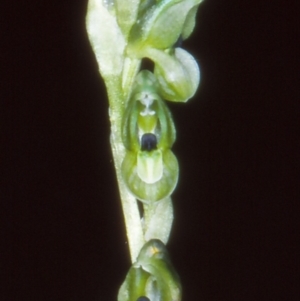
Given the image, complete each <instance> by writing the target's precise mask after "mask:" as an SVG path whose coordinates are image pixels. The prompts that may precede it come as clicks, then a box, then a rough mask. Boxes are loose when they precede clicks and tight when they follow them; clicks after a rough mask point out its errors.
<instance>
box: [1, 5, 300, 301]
mask: <svg viewBox="0 0 300 301" xmlns="http://www.w3.org/2000/svg"><path fill="white" fill-rule="evenodd" d="M6 2H7V3H5V1H4V3H3V2H2V4H1V6H3V7H2V8H1V9H0V11H1V14H2V15H3V16H2V17H1V19H0V22H1V29H0V30H1V31H0V33H1V51H0V62H1V66H0V69H1V71H0V72H1V79H0V88H1V89H0V93H1V94H0V96H1V113H0V117H1V118H0V126H1V129H0V132H1V146H0V147H1V154H2V155H1V175H0V177H1V187H0V188H1V214H2V215H3V217H1V233H2V234H1V249H0V251H1V257H0V258H1V261H0V264H1V266H0V270H1V278H2V277H3V279H4V282H3V281H1V286H2V287H1V290H2V291H3V297H0V299H1V300H2V301H15V300H22V301H23V300H32V301H40V300H41V301H42V300H43V301H46V300H53V301H60V300H64V301H65V300H68V301H73V300H74V301H77V300H78V301H79V300H84V301H98V300H105V301H110V300H112V301H113V300H116V295H117V291H118V288H119V286H120V284H121V282H122V281H123V279H124V277H125V274H126V272H127V270H128V268H129V264H130V262H129V254H128V248H127V243H126V235H125V230H124V224H123V217H122V212H121V208H120V202H119V197H118V191H117V185H116V179H115V173H114V167H113V164H112V156H111V152H110V147H109V122H108V102H107V99H106V93H105V89H104V84H103V82H102V80H101V78H100V76H99V74H98V71H97V65H96V61H95V58H94V55H93V53H92V50H91V48H90V46H89V42H88V40H87V35H86V32H85V25H84V17H85V11H86V1H79V0H77V1H19V2H20V3H19V2H18V1H6ZM295 10H296V7H292V4H287V3H283V4H280V2H278V3H277V4H276V6H275V4H274V3H272V4H271V3H268V1H254V2H253V1H252V2H249V1H217V0H206V1H205V2H204V3H203V4H202V5H201V6H200V8H199V13H198V16H197V19H198V20H197V27H196V29H195V32H194V33H193V35H192V37H191V38H190V39H189V40H188V41H185V42H184V44H183V47H184V48H185V49H187V50H188V51H189V52H191V53H192V54H193V55H194V56H195V58H196V59H197V61H198V62H199V65H200V69H201V76H202V79H201V84H200V87H199V90H198V93H197V95H196V96H195V97H194V98H193V99H192V100H190V101H189V102H188V103H187V104H170V108H171V110H172V112H173V115H174V119H175V121H176V126H177V132H178V135H177V142H176V144H175V146H174V148H173V149H174V152H175V153H176V155H177V157H178V158H179V162H180V166H181V173H180V184H179V186H178V188H177V189H176V191H175V193H174V198H173V199H174V206H175V223H174V228H173V232H172V236H171V239H170V243H169V245H168V247H169V250H170V253H171V256H172V259H173V263H174V265H175V267H176V269H177V270H178V272H179V274H180V276H181V279H182V283H183V289H184V293H183V301H191V300H193V301H196V300H205V301H212V300H214V301H215V300H239V301H240V300H253V301H254V300H299V299H298V297H299V283H297V279H298V278H297V277H298V271H299V258H297V259H296V254H297V252H296V245H297V241H298V242H299V238H298V237H299V230H298V229H297V228H296V217H297V215H298V214H297V212H296V209H297V203H298V202H299V194H298V192H297V190H298V189H299V188H298V186H299V183H298V181H297V172H298V166H297V164H298V162H297V159H298V152H297V150H296V144H297V140H299V138H298V136H297V135H296V130H297V123H296V121H297V115H299V111H298V109H297V106H296V101H295V100H296V94H297V90H299V83H296V71H298V70H299V69H297V68H296V49H297V47H296V45H297V40H296V37H297V35H296V28H297V27H296V22H294V20H295V19H293V11H295ZM293 23H294V24H293ZM104 26H105V25H104ZM297 56H298V53H297ZM298 72H299V71H298ZM298 100H299V99H298Z"/></svg>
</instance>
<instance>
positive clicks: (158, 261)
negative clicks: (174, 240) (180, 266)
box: [118, 239, 181, 301]
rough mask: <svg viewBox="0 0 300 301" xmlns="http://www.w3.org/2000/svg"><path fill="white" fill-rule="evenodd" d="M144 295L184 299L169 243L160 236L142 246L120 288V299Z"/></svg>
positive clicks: (164, 300)
mask: <svg viewBox="0 0 300 301" xmlns="http://www.w3.org/2000/svg"><path fill="white" fill-rule="evenodd" d="M141 296H145V297H148V298H149V299H150V300H151V301H179V300H181V284H180V280H179V277H178V274H177V273H176V271H175V269H174V267H173V265H172V263H171V261H170V257H169V254H168V251H167V249H166V247H165V245H164V244H163V243H162V242H161V241H160V240H157V239H152V240H150V241H149V242H147V243H146V244H145V245H144V246H143V248H142V249H141V251H140V254H139V256H138V258H137V261H136V262H135V263H134V264H133V265H132V267H131V268H130V270H129V272H128V274H127V276H126V279H125V281H124V283H123V284H122V286H121V288H120V290H119V295H118V301H137V300H138V298H139V297H141Z"/></svg>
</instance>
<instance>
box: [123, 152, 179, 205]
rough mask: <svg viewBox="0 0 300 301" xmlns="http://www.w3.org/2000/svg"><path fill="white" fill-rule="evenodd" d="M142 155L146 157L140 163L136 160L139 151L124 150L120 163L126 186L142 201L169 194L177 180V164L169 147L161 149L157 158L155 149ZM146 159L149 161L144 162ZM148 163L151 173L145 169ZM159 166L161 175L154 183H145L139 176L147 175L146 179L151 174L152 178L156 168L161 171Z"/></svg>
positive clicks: (156, 199) (153, 199) (156, 198)
mask: <svg viewBox="0 0 300 301" xmlns="http://www.w3.org/2000/svg"><path fill="white" fill-rule="evenodd" d="M144 155H145V156H146V157H145V158H143V160H144V162H142V164H141V162H138V157H140V156H141V153H136V152H133V151H127V152H126V155H125V158H124V160H123V163H122V175H123V179H124V181H125V183H126V185H127V187H128V188H129V190H130V191H131V193H132V194H133V195H134V196H135V197H136V198H137V199H139V200H140V201H142V202H144V203H149V202H155V201H159V200H162V199H164V198H166V197H168V196H170V195H171V193H172V192H173V191H174V189H175V187H176V185H177V182H178V175H179V166H178V161H177V159H176V157H175V156H174V154H173V153H172V151H171V150H169V149H167V150H164V151H162V155H161V158H159V160H158V158H157V157H156V155H157V154H156V153H155V151H153V152H148V153H146V152H144ZM160 159H161V160H162V162H161V161H160ZM147 160H149V162H150V163H149V162H146V163H145V161H147ZM148 164H152V165H153V166H152V167H151V170H154V172H152V174H151V171H149V170H147V169H146V168H147V165H148ZM155 164H157V165H155ZM161 168H162V173H160V175H161V177H160V179H159V180H157V181H156V182H154V183H147V182H145V181H144V180H143V179H142V178H141V177H140V175H141V174H143V175H146V176H148V179H150V178H151V176H152V178H151V179H154V176H153V174H155V175H156V176H157V175H158V172H157V170H156V169H158V170H159V171H161ZM138 171H139V173H138ZM149 174H150V175H149ZM148 182H149V181H148Z"/></svg>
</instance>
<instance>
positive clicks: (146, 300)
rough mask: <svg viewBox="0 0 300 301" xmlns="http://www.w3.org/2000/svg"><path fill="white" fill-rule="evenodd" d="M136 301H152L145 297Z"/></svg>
mask: <svg viewBox="0 0 300 301" xmlns="http://www.w3.org/2000/svg"><path fill="white" fill-rule="evenodd" d="M136 301H150V299H149V298H147V297H145V296H142V297H139V298H138V299H137V300H136Z"/></svg>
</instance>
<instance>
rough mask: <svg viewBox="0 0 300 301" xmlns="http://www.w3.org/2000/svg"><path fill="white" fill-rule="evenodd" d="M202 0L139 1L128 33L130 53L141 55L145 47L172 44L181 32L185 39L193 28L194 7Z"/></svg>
mask: <svg viewBox="0 0 300 301" xmlns="http://www.w3.org/2000/svg"><path fill="white" fill-rule="evenodd" d="M201 1H202V0H157V1H142V3H143V2H145V3H146V4H147V9H141V8H140V9H139V13H138V16H137V21H136V23H135V24H134V25H133V27H132V29H131V32H130V35H129V48H128V51H129V53H131V52H133V53H135V55H138V53H140V54H141V55H142V52H143V49H144V48H148V47H150V48H157V49H167V48H171V47H172V46H173V45H174V44H175V43H176V41H177V40H178V39H179V37H180V36H181V37H182V38H183V39H186V38H187V37H188V36H189V35H190V34H191V32H192V31H193V29H194V26H195V16H196V12H197V7H198V5H199V3H200V2H201ZM141 7H144V6H141Z"/></svg>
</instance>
